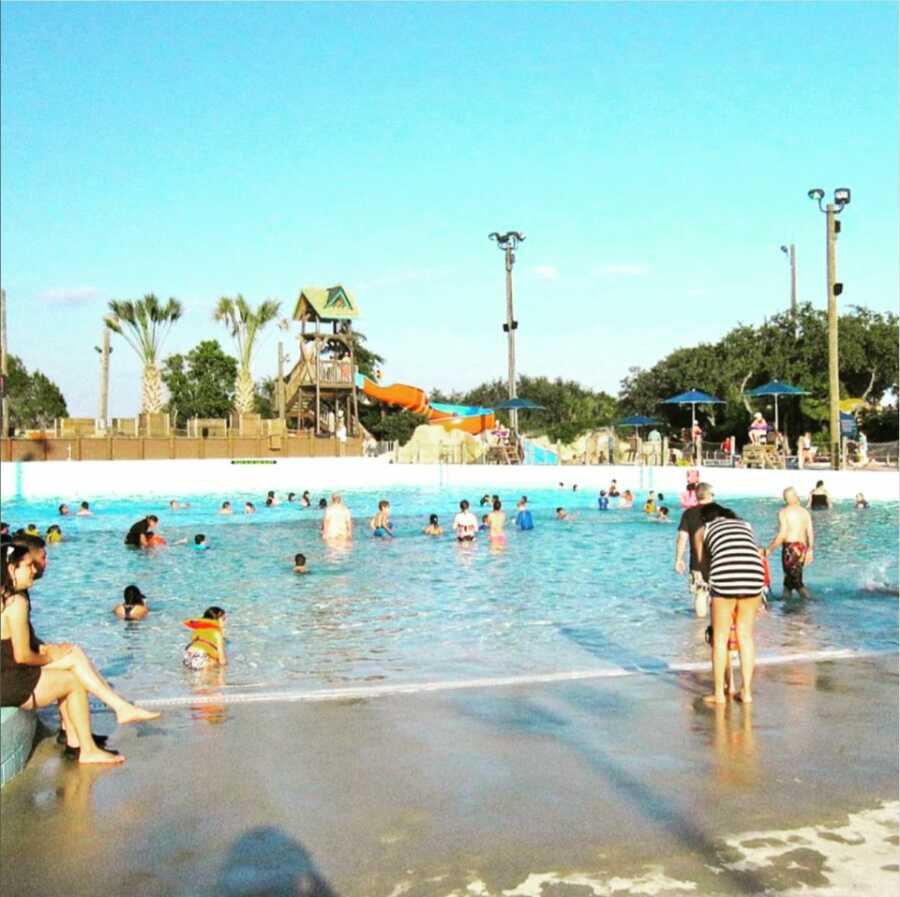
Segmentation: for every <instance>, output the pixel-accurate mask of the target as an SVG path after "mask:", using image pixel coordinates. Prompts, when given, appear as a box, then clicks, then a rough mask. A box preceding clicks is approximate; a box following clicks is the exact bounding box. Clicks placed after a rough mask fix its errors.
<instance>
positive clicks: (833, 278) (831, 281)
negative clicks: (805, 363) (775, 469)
mask: <svg viewBox="0 0 900 897" xmlns="http://www.w3.org/2000/svg"><path fill="white" fill-rule="evenodd" d="M807 196H809V198H810V199H814V200H815V201H816V202H817V203H818V206H819V211H820V212H822V213H823V214H824V215H825V279H826V282H827V289H828V405H829V418H830V430H831V439H830V443H831V466H832V468H833V469H834V470H839V469H840V467H841V407H840V398H841V386H840V372H839V368H838V317H837V297H838V296H840V295H841V293H843V292H844V285H843V284H842V283H839V282H838V280H837V272H836V268H835V259H834V244H835V242H836V240H837V235H838V234H839V233H840V232H841V222H840V221H838V219H837V216H838V215H840V214H841V212H843V211H844V206H847V205H849V204H850V188H849V187H839V188H838V189H836V190H835V191H834V202H830V203H828V204H827V205H826V206H825V208H822V200H823V199H824V198H825V191H824V190H822V189H821V187H815V188H814V189H812V190H810V191H809V192H808V193H807Z"/></svg>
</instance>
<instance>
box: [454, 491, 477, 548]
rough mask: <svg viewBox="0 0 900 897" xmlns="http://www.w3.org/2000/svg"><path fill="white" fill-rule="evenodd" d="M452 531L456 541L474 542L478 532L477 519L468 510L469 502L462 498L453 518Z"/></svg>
mask: <svg viewBox="0 0 900 897" xmlns="http://www.w3.org/2000/svg"><path fill="white" fill-rule="evenodd" d="M453 531H454V532H455V533H456V541H457V542H474V541H475V533H476V532H478V519H477V518H476V517H475V515H474V514H473V513H472V512H471V511H470V510H469V503H468V502H467V501H466V500H465V499H463V500H462V501H461V502H460V503H459V513H458V514H457V515H456V516H455V517H454V518H453Z"/></svg>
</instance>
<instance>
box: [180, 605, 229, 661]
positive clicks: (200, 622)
mask: <svg viewBox="0 0 900 897" xmlns="http://www.w3.org/2000/svg"><path fill="white" fill-rule="evenodd" d="M184 625H185V626H187V628H188V629H190V630H191V641H190V644H189V645H188V646H187V647H186V648H185V649H184V654H183V656H182V661H183V663H184V665H185V666H186V667H187V668H188V669H190V670H204V669H208V668H209V667H212V666H216V665H218V666H225V664H227V663H228V659H227V657H226V655H225V611H224V610H222V608H221V607H216V606H213V607H208V608H206V610H205V611H204V612H203V617H202V618H200V619H192V620H185V621H184Z"/></svg>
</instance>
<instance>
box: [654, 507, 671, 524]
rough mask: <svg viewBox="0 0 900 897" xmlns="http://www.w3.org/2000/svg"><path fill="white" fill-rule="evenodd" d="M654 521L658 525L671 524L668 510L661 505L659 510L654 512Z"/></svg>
mask: <svg viewBox="0 0 900 897" xmlns="http://www.w3.org/2000/svg"><path fill="white" fill-rule="evenodd" d="M656 519H657V520H658V521H659V522H660V523H671V522H672V521H671V520H670V518H669V509H668V508H667V507H666V506H665V505H662V506H661V507H660V509H659V510H658V511H657V512H656Z"/></svg>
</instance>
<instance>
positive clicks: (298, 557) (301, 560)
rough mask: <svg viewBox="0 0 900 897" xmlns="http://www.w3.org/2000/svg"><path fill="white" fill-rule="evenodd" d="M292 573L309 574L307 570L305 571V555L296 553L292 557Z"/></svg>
mask: <svg viewBox="0 0 900 897" xmlns="http://www.w3.org/2000/svg"><path fill="white" fill-rule="evenodd" d="M294 573H309V570H307V569H306V555H305V554H300V553H298V554H295V555H294Z"/></svg>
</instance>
